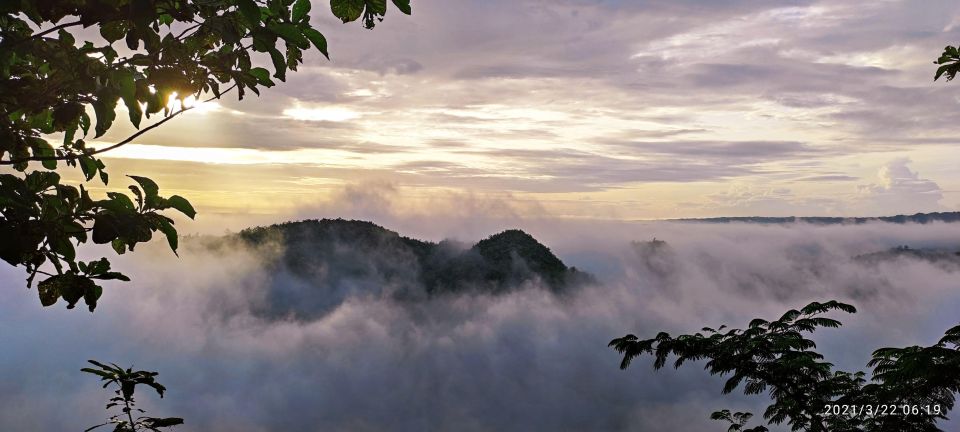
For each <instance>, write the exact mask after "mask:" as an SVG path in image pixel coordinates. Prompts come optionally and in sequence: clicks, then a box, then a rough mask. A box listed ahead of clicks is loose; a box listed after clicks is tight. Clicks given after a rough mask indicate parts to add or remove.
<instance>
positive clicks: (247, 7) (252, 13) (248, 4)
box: [237, 0, 260, 26]
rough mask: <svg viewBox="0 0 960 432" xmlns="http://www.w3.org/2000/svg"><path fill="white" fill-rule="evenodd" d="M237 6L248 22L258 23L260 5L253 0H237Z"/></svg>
mask: <svg viewBox="0 0 960 432" xmlns="http://www.w3.org/2000/svg"><path fill="white" fill-rule="evenodd" d="M237 7H238V8H239V9H240V14H241V15H243V17H244V18H246V19H247V21H248V22H249V24H251V25H254V26H255V25H257V24H259V23H260V7H259V6H257V4H256V3H255V2H254V1H253V0H237Z"/></svg>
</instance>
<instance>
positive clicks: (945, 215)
mask: <svg viewBox="0 0 960 432" xmlns="http://www.w3.org/2000/svg"><path fill="white" fill-rule="evenodd" d="M674 221H678V222H702V223H731V222H740V223H758V224H789V223H809V224H815V225H839V224H847V225H855V224H864V223H868V222H889V223H897V224H905V223H918V224H926V223H932V222H947V223H952V222H960V212H942V213H916V214H912V215H897V216H881V217H819V216H814V217H796V216H787V217H763V216H745V217H716V218H704V219H674Z"/></svg>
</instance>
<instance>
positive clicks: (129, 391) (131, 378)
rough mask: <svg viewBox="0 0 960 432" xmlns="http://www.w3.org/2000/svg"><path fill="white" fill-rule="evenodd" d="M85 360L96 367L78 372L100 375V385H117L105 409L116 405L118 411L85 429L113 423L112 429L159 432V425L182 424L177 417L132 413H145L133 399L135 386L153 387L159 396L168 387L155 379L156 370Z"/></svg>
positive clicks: (118, 431) (119, 431) (105, 386)
mask: <svg viewBox="0 0 960 432" xmlns="http://www.w3.org/2000/svg"><path fill="white" fill-rule="evenodd" d="M88 362H89V363H90V364H92V365H94V366H96V367H94V368H83V369H81V371H83V372H86V373H90V374H93V375H96V376H99V377H100V380H101V381H102V382H103V388H107V387H110V386H113V387H116V389H115V390H114V392H113V393H114V396H113V397H112V398H110V399H109V400H108V402H107V405H106V409H107V410H110V409H112V408H119V410H120V413H119V414H114V415H112V416H110V418H109V419H108V420H107V422H105V423H102V424H99V425H96V426H93V427H90V428H87V429H86V430H85V431H84V432H89V431H92V430H94V429H97V428H100V427H103V426H107V425H114V429H113V430H114V432H136V431H152V432H160V431H161V429H162V428H167V427H171V426H177V425H182V424H183V419H182V418H178V417H163V418H160V417H149V416H139V417H134V416H133V413H134V412H136V413H140V414H144V413H145V411H144V410H142V409H140V408H137V404H136V400H135V399H134V393H136V390H137V386H138V385H145V386H148V387H151V388H153V389H154V390H155V391H156V392H157V394H159V395H160V397H161V398H162V397H163V393H164V392H165V391H166V390H167V389H166V387H164V386H163V385H161V384H160V383H158V382H157V380H156V376H157V375H158V374H157V373H156V372H147V371H135V370H133V368H127V369H124V368H122V367H120V366H117V365H116V364H115V363H111V364H109V365H107V364H103V363H100V362H98V361H96V360H88Z"/></svg>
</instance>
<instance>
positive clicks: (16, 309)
mask: <svg viewBox="0 0 960 432" xmlns="http://www.w3.org/2000/svg"><path fill="white" fill-rule="evenodd" d="M424 222H426V221H424ZM515 225H518V226H520V227H522V228H524V229H526V230H528V231H530V232H532V233H534V234H535V235H536V236H537V237H538V238H540V239H541V240H542V241H544V242H545V243H546V244H548V245H549V246H551V247H552V248H553V249H554V251H556V252H557V253H558V254H559V255H560V257H561V258H563V259H564V260H565V261H566V262H567V263H568V264H572V265H576V266H578V267H580V268H584V269H586V270H588V271H591V272H593V273H594V274H596V275H597V276H598V278H599V283H598V284H597V285H596V286H592V287H588V288H584V289H583V290H582V291H579V292H578V293H576V294H575V295H572V296H569V297H559V298H558V297H554V296H553V295H550V294H548V293H546V292H544V291H543V290H540V289H538V288H537V287H536V286H530V287H529V289H526V290H522V291H519V292H515V293H511V294H507V295H502V296H497V297H488V296H482V295H481V296H476V295H474V296H460V297H446V298H438V299H434V300H431V301H424V302H414V303H409V302H399V303H398V302H396V301H394V300H392V299H391V298H390V297H389V296H384V295H380V294H378V293H379V292H380V291H378V290H373V291H369V292H362V291H359V292H358V291H354V292H352V293H351V294H350V295H348V296H347V297H346V298H345V299H344V300H343V301H342V302H340V303H339V304H338V305H336V306H335V307H332V308H330V309H329V311H328V312H327V313H325V314H321V316H317V317H314V318H311V319H308V320H303V319H300V320H284V319H276V318H268V317H264V316H263V315H262V314H258V313H256V309H257V308H258V306H262V305H263V304H264V303H263V302H265V301H267V299H265V297H264V296H265V295H267V293H268V288H267V287H268V285H267V283H268V278H267V276H268V272H269V271H270V270H268V269H267V268H265V267H264V266H263V264H262V262H263V257H262V255H260V254H259V253H254V252H252V251H248V250H244V249H242V248H235V249H233V250H232V251H231V252H225V251H222V250H221V251H218V252H217V253H210V252H209V251H205V250H204V249H202V248H197V247H187V248H185V249H183V250H182V251H181V256H182V258H181V259H179V260H178V259H176V258H173V257H172V256H171V255H170V254H169V253H168V252H166V251H163V250H162V248H160V247H159V246H160V245H154V244H151V245H149V246H154V247H152V248H151V247H148V248H144V250H142V251H138V253H137V254H134V256H127V257H124V259H123V260H121V264H120V267H121V268H122V269H123V270H125V271H127V272H129V273H130V274H131V275H132V276H133V277H134V278H135V281H134V282H133V283H131V284H126V285H118V286H110V287H108V289H107V293H106V294H105V298H104V299H103V301H102V303H101V305H100V307H99V308H98V311H97V312H96V313H95V314H92V315H91V314H87V313H85V312H78V311H67V310H64V309H61V308H53V309H47V310H44V309H42V308H41V307H40V306H39V304H38V303H37V301H36V298H35V294H34V292H33V291H27V292H20V291H18V290H13V291H11V293H10V295H9V296H8V301H5V302H4V303H3V304H2V305H0V344H2V345H3V346H5V347H8V348H12V349H7V350H5V351H4V352H5V355H4V356H0V371H2V372H0V377H2V379H0V383H2V384H0V429H4V430H63V429H68V428H71V427H76V426H78V425H83V426H85V425H87V424H89V425H93V424H96V422H97V420H99V419H100V418H101V413H102V409H101V408H102V405H101V402H100V401H101V400H102V399H104V398H105V397H106V394H105V393H104V392H103V391H102V390H100V389H99V387H98V386H97V384H96V382H95V379H94V378H93V377H88V376H82V375H81V374H80V373H79V372H78V369H79V368H80V367H82V366H83V362H84V360H85V359H87V358H98V359H101V360H108V361H116V362H120V363H121V364H134V365H136V366H137V367H140V368H146V369H149V370H158V371H160V372H161V375H160V377H161V378H162V382H163V383H164V384H166V385H167V386H168V387H169V388H170V391H169V393H168V397H167V398H165V399H163V400H159V399H156V398H154V397H152V396H150V397H148V396H146V395H144V396H143V397H141V401H142V402H143V403H145V407H146V408H148V409H149V410H151V412H154V413H156V414H171V415H172V414H176V415H182V416H184V417H186V418H187V422H188V423H187V426H186V427H184V428H183V430H184V431H238V432H246V431H272V430H293V431H301V430H302V431H311V430H330V431H357V430H400V431H403V430H410V431H414V430H418V431H419V430H467V431H493V430H496V431H514V430H515V431H525V430H569V431H577V430H605V431H621V430H634V431H655V430H664V429H669V430H687V431H693V432H699V431H712V430H716V428H717V427H718V425H716V424H712V422H710V421H709V420H708V419H707V417H708V415H709V413H710V412H712V411H713V410H716V409H721V408H731V409H751V410H754V411H755V412H756V411H758V410H759V408H758V407H761V406H762V405H763V402H764V399H763V398H762V397H754V398H745V397H737V396H734V397H723V396H721V395H720V392H719V390H720V387H721V383H720V380H718V379H716V378H711V377H709V376H707V375H706V374H705V373H704V372H702V371H701V370H699V369H698V368H697V367H695V366H694V367H690V368H686V369H683V370H680V371H672V370H669V371H663V372H661V373H654V372H653V371H652V370H651V368H650V367H649V366H650V365H649V362H648V361H639V362H637V363H636V365H635V366H634V367H632V368H631V369H629V370H628V371H620V370H618V369H617V363H618V357H617V356H616V354H615V353H614V352H612V351H610V350H609V349H608V348H606V347H605V344H606V342H607V341H609V339H611V338H613V337H618V336H622V335H623V334H625V333H628V332H632V333H636V334H639V335H652V334H654V332H656V331H659V330H667V331H671V332H681V331H684V332H685V331H693V330H696V329H699V328H700V327H702V326H703V325H714V326H715V325H719V324H723V323H727V324H733V325H744V324H745V323H746V322H747V321H748V320H749V319H751V318H753V317H757V316H762V317H771V316H775V315H776V316H779V314H780V313H782V312H783V311H784V310H785V309H786V308H790V307H796V306H801V305H803V304H805V303H806V302H808V301H811V300H823V299H829V298H837V299H841V300H847V301H850V302H852V303H854V304H856V305H857V306H858V308H859V309H860V311H861V312H860V313H859V314H857V315H853V316H843V317H839V318H841V320H842V321H843V322H844V323H845V324H847V325H846V326H845V327H843V328H842V329H839V330H829V331H824V332H821V333H819V334H817V335H816V340H817V341H818V342H819V344H820V347H821V348H822V350H823V351H824V352H826V353H827V355H828V358H830V359H831V360H833V361H834V362H835V363H837V364H838V366H839V367H843V368H848V369H862V368H863V366H864V363H865V362H866V360H867V358H868V356H869V353H870V351H872V350H873V349H875V348H877V347H880V346H902V345H909V344H916V343H922V344H927V343H931V342H932V341H934V340H935V339H936V338H937V337H938V335H940V334H942V332H943V331H944V330H945V329H946V328H949V327H951V326H952V325H955V324H956V314H955V311H956V308H957V307H958V306H960V295H958V292H957V291H956V277H957V274H956V273H955V272H953V270H950V269H949V268H946V267H941V266H936V265H932V264H929V263H925V262H920V261H910V260H894V261H889V262H882V263H880V264H878V265H877V266H876V267H866V266H864V265H863V264H857V263H855V262H853V260H852V257H854V256H856V255H858V254H861V253H867V252H873V251H878V250H885V249H887V248H889V247H893V246H896V245H902V244H909V245H911V246H913V247H915V248H921V247H935V248H955V247H956V245H957V244H960V231H957V229H956V228H954V227H952V226H949V225H925V226H913V225H880V224H870V225H862V226H830V227H814V226H807V225H794V226H762V227H761V226H756V225H738V224H733V225H723V226H717V225H695V224H694V225H675V224H669V223H613V222H611V223H604V224H598V223H596V222H589V223H588V222H570V221H567V222H558V221H554V222H552V223H546V222H544V221H542V220H541V221H533V220H530V221H526V222H524V221H516V224H515ZM388 227H390V226H389V225H388ZM501 228H502V227H501ZM422 229H423V230H424V231H430V230H431V228H429V227H428V226H427V225H424V226H423V227H422ZM436 235H440V233H437V232H434V236H436ZM463 236H465V237H466V236H473V234H470V233H468V232H465V233H464V234H463ZM653 237H657V238H660V239H664V240H666V241H667V242H668V244H669V249H668V250H667V251H664V252H660V253H652V252H651V250H649V249H648V248H644V247H637V246H635V245H631V244H630V243H629V241H630V240H640V241H645V240H649V239H651V238H653ZM476 238H477V237H471V239H473V240H475V239H476ZM2 272H3V273H2V276H0V277H2V279H3V280H4V281H5V282H6V285H8V286H10V287H17V286H20V285H21V284H22V282H21V275H19V274H18V273H17V272H15V271H12V270H10V269H3V270H2ZM317 295H318V296H319V295H322V293H317Z"/></svg>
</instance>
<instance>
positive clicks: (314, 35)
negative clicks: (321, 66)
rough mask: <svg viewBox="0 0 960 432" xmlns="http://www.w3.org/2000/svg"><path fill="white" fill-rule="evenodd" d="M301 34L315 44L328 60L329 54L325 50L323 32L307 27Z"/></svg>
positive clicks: (325, 39) (325, 43)
mask: <svg viewBox="0 0 960 432" xmlns="http://www.w3.org/2000/svg"><path fill="white" fill-rule="evenodd" d="M303 34H304V36H306V37H307V39H310V42H311V43H313V46H315V47H316V48H317V50H318V51H320V52H321V53H322V54H323V56H324V57H326V58H327V60H330V54H329V53H328V52H327V38H325V37H323V33H320V32H319V31H317V30H316V29H313V28H307V29H304V30H303Z"/></svg>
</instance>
